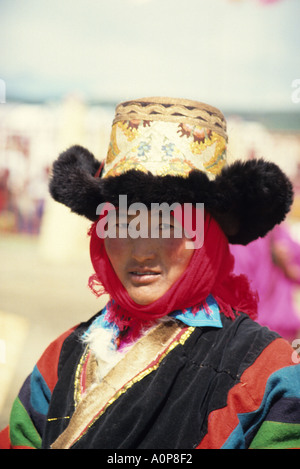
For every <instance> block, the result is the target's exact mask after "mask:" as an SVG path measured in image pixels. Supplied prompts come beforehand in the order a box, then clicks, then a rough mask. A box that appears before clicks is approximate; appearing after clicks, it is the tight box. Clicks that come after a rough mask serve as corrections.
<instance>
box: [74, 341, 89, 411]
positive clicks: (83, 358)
mask: <svg viewBox="0 0 300 469" xmlns="http://www.w3.org/2000/svg"><path fill="white" fill-rule="evenodd" d="M88 354H89V349H88V347H86V349H85V351H84V353H83V354H82V356H81V359H80V361H79V363H78V366H77V369H76V373H75V381H74V405H75V408H76V406H77V405H78V403H79V402H80V400H81V384H80V382H81V374H82V368H83V365H84V363H85V361H86V359H87V357H88Z"/></svg>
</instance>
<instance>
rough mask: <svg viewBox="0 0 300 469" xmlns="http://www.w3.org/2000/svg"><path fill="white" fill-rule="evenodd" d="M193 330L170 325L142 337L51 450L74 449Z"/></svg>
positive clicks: (85, 399)
mask: <svg viewBox="0 0 300 469" xmlns="http://www.w3.org/2000/svg"><path fill="white" fill-rule="evenodd" d="M193 331H194V327H190V328H185V327H183V325H178V324H176V323H171V324H170V323H166V324H160V325H158V326H157V327H156V328H154V329H153V330H152V331H150V332H149V334H147V335H146V336H144V337H142V338H141V339H140V340H139V341H138V342H137V343H136V344H135V345H134V346H133V347H132V348H131V349H130V350H129V351H128V352H127V354H126V355H125V356H124V358H123V359H122V360H121V361H120V362H119V363H118V364H117V365H116V366H115V367H114V368H113V369H112V370H111V371H110V372H109V373H108V375H107V376H106V378H105V379H104V380H102V381H101V383H99V384H98V385H97V386H94V387H91V388H90V391H87V393H86V394H85V395H83V396H82V399H81V401H80V402H79V405H78V406H77V408H76V409H75V412H74V414H73V416H72V418H71V419H70V423H69V425H68V427H67V428H66V429H65V430H64V432H63V433H62V434H61V435H60V436H59V437H58V438H57V440H56V441H55V442H54V443H53V444H52V446H51V447H52V448H55V449H60V448H61V449H62V448H70V447H71V446H72V445H73V444H74V443H75V442H77V441H78V440H79V439H80V438H82V436H83V435H85V433H86V432H87V431H88V429H89V428H90V427H91V426H92V425H93V423H94V422H95V421H96V420H97V419H98V418H99V417H100V416H101V415H102V414H103V413H104V412H105V410H106V409H107V408H108V407H109V406H110V405H111V404H112V403H113V402H115V401H116V399H118V397H120V396H121V395H122V394H124V393H125V392H126V391H127V390H128V389H129V388H131V387H132V386H133V385H134V384H135V383H136V382H138V381H141V380H142V379H143V378H144V377H145V376H147V375H149V374H150V373H151V372H152V371H154V370H156V369H157V368H158V367H159V365H160V363H161V361H162V360H163V359H164V358H165V356H166V355H167V354H168V353H170V351H171V350H173V349H174V348H175V347H176V346H177V345H179V344H181V345H183V344H184V342H185V341H186V339H187V338H188V337H189V336H190V335H191V333H192V332H193ZM138 370H142V371H138ZM117 389H118V390H117ZM99 409H100V410H99Z"/></svg>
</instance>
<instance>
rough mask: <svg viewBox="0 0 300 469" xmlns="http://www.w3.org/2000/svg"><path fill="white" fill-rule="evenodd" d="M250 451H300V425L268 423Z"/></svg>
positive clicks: (253, 441) (253, 442) (263, 425)
mask: <svg viewBox="0 0 300 469" xmlns="http://www.w3.org/2000/svg"><path fill="white" fill-rule="evenodd" d="M250 449H300V424H298V423H281V422H270V421H266V422H264V423H263V424H262V425H261V427H260V429H259V431H258V433H257V434H256V436H255V437H254V438H253V440H252V443H251V445H250Z"/></svg>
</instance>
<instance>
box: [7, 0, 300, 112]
mask: <svg viewBox="0 0 300 469" xmlns="http://www.w3.org/2000/svg"><path fill="white" fill-rule="evenodd" d="M299 18H300V1H299V0H280V1H278V2H276V3H274V4H271V5H266V6H262V5H261V4H260V3H259V0H184V1H181V0H109V1H108V0H50V1H49V0H48V1H46V0H0V44H1V60H0V78H1V79H3V80H4V81H5V83H6V93H7V101H9V97H10V96H19V97H22V98H24V99H45V100H48V99H52V98H56V99H61V98H63V97H64V96H65V95H68V94H70V93H78V94H79V95H81V96H82V97H84V98H86V99H91V100H93V99H94V100H105V101H114V102H118V101H120V100H121V101H122V100H126V99H131V98H136V97H143V96H157V95H165V96H174V97H185V98H190V99H198V100H200V101H205V102H208V103H210V104H212V105H215V106H217V107H220V108H221V109H232V108H233V109H241V110H244V109H249V110H255V111H256V110H269V109H271V110H272V109H276V110H277V109H279V110H280V109H284V110H285V109H290V110H298V111H300V104H295V103H293V102H292V99H291V95H292V91H293V89H292V82H293V80H295V79H297V78H300V54H299V50H300V32H299Z"/></svg>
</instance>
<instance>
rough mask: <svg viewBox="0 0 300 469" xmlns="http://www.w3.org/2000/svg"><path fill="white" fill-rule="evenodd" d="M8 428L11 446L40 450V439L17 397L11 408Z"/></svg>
mask: <svg viewBox="0 0 300 469" xmlns="http://www.w3.org/2000/svg"><path fill="white" fill-rule="evenodd" d="M9 427H10V440H11V444H12V445H13V446H28V447H31V448H36V449H40V448H41V445H42V439H41V437H40V435H39V434H38V432H37V430H36V428H35V426H34V425H33V422H32V420H31V418H30V417H29V415H28V413H27V412H26V409H25V407H24V406H23V404H22V402H21V401H20V399H19V398H18V397H17V398H16V399H15V401H14V403H13V406H12V411H11V416H10V423H9Z"/></svg>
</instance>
